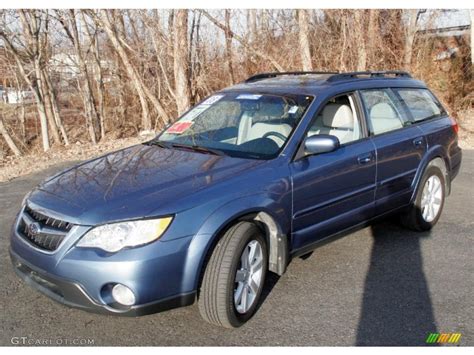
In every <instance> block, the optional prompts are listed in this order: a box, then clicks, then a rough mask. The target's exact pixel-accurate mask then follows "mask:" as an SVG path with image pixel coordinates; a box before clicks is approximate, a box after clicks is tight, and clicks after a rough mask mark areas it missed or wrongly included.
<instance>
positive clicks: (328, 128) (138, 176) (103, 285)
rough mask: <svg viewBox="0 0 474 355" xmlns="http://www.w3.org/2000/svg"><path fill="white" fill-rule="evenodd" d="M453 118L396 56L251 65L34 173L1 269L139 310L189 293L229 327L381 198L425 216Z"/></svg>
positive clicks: (415, 222) (448, 169)
mask: <svg viewBox="0 0 474 355" xmlns="http://www.w3.org/2000/svg"><path fill="white" fill-rule="evenodd" d="M457 129H458V126H457V124H456V122H455V121H454V120H453V119H452V118H450V117H449V115H448V114H447V112H446V111H445V110H444V109H443V107H442V106H441V104H440V103H439V101H438V100H437V99H436V97H435V96H434V95H433V94H432V93H431V92H430V90H429V89H427V87H426V85H425V84H424V83H422V82H420V81H418V80H415V79H413V78H412V77H411V76H410V75H409V74H408V73H405V72H400V71H390V72H389V71H386V72H354V73H320V72H288V73H264V74H258V75H255V76H253V77H250V78H249V79H247V80H246V81H245V82H243V83H241V84H238V85H235V86H233V87H230V88H227V89H224V90H222V91H219V92H217V93H216V94H214V95H212V96H210V97H209V98H207V99H206V100H204V101H202V102H201V103H199V104H198V105H197V106H195V107H193V108H192V109H190V110H189V111H188V112H186V113H185V114H184V115H183V116H182V117H181V118H180V119H179V120H177V121H176V122H175V123H173V124H171V125H169V126H168V127H166V128H165V130H164V131H163V132H162V133H161V134H160V135H158V136H157V137H156V138H155V139H153V140H151V141H149V142H147V143H144V144H139V145H135V146H132V147H129V148H126V149H123V150H119V151H117V152H114V153H111V154H107V155H104V156H102V157H99V158H96V159H92V160H89V161H87V162H84V163H81V164H79V165H77V166H75V167H73V168H70V169H68V170H66V171H63V172H61V173H59V174H57V175H55V176H53V177H51V178H48V179H47V180H46V181H44V182H42V183H41V184H40V185H38V186H37V187H36V188H35V189H34V190H33V191H32V192H30V193H29V194H28V195H27V196H26V197H25V199H24V201H23V203H22V207H21V210H20V212H19V214H18V217H17V219H16V221H15V223H14V225H13V228H12V233H11V249H10V254H11V259H12V262H13V265H14V269H15V271H16V272H17V274H18V275H19V276H20V277H21V278H23V279H24V280H25V281H26V282H27V283H28V284H30V285H32V286H33V287H35V288H36V289H38V290H40V291H41V292H43V293H45V294H46V295H48V296H50V297H52V298H53V299H55V300H57V301H59V302H61V303H63V304H66V305H69V306H72V307H77V308H81V309H84V310H88V311H94V312H100V313H106V314H117V315H127V316H138V315H143V314H149V313H153V312H158V311H161V310H165V309H170V308H174V307H179V306H186V305H190V304H192V303H193V302H195V301H196V300H197V302H198V304H199V309H200V312H201V314H202V316H203V318H204V319H205V320H207V321H208V322H210V323H213V324H216V325H220V326H224V327H229V328H230V327H238V326H240V325H242V324H243V323H245V321H247V320H248V319H249V318H250V317H251V316H252V315H253V313H254V312H255V310H256V308H257V306H258V304H259V298H260V295H261V293H262V288H263V285H264V281H265V276H266V275H267V273H268V272H273V273H276V274H279V275H281V274H283V273H284V272H285V269H286V267H287V265H288V263H289V261H290V260H291V259H292V258H293V257H295V256H299V255H304V254H306V253H309V252H310V251H311V250H312V249H314V248H316V247H317V246H318V245H321V244H322V243H325V242H326V241H328V240H330V239H331V238H334V237H336V236H340V235H344V234H345V233H347V232H348V231H349V230H351V229H354V228H357V227H361V226H364V225H366V224H367V223H369V222H371V221H372V220H374V219H375V218H377V217H381V216H384V215H387V214H393V213H396V214H398V215H399V216H400V220H401V222H402V223H403V224H404V225H405V226H407V227H409V228H411V229H414V230H417V231H424V230H428V229H430V228H432V227H433V226H434V225H435V224H436V222H437V221H438V219H439V218H440V215H441V212H442V209H443V204H444V200H445V197H446V196H447V195H448V194H449V192H450V189H451V183H452V181H453V179H454V178H455V176H456V175H457V173H458V171H459V168H460V164H461V149H460V148H459V147H458V139H457Z"/></svg>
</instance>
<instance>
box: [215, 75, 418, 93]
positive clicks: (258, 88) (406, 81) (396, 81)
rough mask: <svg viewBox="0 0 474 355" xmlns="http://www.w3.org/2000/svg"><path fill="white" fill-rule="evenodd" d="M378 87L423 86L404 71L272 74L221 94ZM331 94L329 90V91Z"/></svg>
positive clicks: (256, 78)
mask: <svg viewBox="0 0 474 355" xmlns="http://www.w3.org/2000/svg"><path fill="white" fill-rule="evenodd" d="M381 87H418V88H426V85H425V84H424V83H423V82H422V81H419V80H416V79H413V78H412V76H411V75H410V74H409V73H407V72H403V71H365V72H347V73H338V72H282V73H281V72H275V73H261V74H256V75H253V76H251V77H249V78H248V79H247V80H245V81H244V82H242V83H239V84H237V85H234V86H231V87H229V88H226V89H224V90H223V91H251V92H275V93H280V94H283V93H288V94H313V95H317V94H318V93H319V92H321V91H323V90H328V89H336V90H337V89H339V90H340V91H345V90H357V89H368V88H381ZM331 91H332V90H331Z"/></svg>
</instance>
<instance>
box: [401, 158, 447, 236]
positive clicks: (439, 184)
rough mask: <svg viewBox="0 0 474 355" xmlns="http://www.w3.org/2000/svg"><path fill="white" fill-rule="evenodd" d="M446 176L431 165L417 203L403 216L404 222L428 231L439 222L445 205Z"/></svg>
mask: <svg viewBox="0 0 474 355" xmlns="http://www.w3.org/2000/svg"><path fill="white" fill-rule="evenodd" d="M445 186H446V183H445V178H444V175H443V172H442V171H441V170H440V169H439V168H437V167H435V166H431V167H429V168H428V169H427V170H426V172H425V174H424V175H423V178H422V179H421V182H420V186H419V188H418V191H417V194H416V199H415V203H414V204H413V205H412V206H411V207H410V210H409V211H408V212H407V213H406V214H404V215H402V216H401V218H402V223H403V224H404V225H405V226H406V227H408V228H410V229H413V230H416V231H427V230H430V229H431V228H433V226H434V225H435V224H436V223H437V222H438V220H439V217H440V216H441V212H442V210H443V206H444V199H445V190H446V189H445Z"/></svg>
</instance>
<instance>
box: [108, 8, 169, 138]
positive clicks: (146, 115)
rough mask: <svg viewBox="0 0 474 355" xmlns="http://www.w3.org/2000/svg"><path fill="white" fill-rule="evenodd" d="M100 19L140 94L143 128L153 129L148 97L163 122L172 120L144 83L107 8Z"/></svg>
mask: <svg viewBox="0 0 474 355" xmlns="http://www.w3.org/2000/svg"><path fill="white" fill-rule="evenodd" d="M99 18H100V20H101V23H102V25H103V28H104V30H105V32H106V33H107V36H108V37H109V39H110V42H111V43H112V45H113V47H114V49H115V51H116V52H117V53H118V55H119V57H120V59H121V60H122V63H123V66H124V67H125V70H126V71H127V75H128V77H129V79H130V80H131V81H132V84H133V86H134V88H135V90H136V92H137V94H138V98H139V100H140V105H141V107H142V129H144V130H146V131H148V130H151V129H152V122H151V119H150V110H149V108H148V104H147V101H146V99H147V98H148V100H150V102H151V103H152V104H153V106H154V107H155V109H156V111H157V113H158V115H159V117H160V120H161V121H162V123H168V122H169V121H170V117H169V116H168V114H167V112H166V111H165V109H164V107H163V105H162V104H161V102H160V101H159V100H158V99H157V98H156V97H155V96H154V95H153V93H152V92H151V91H150V90H149V89H148V88H147V87H146V86H145V85H144V84H143V82H142V80H141V78H140V76H139V74H138V71H137V69H136V68H135V66H133V65H132V62H131V60H130V58H129V56H128V54H127V52H126V51H125V48H124V47H123V45H122V42H123V43H125V39H124V38H123V37H118V36H119V34H118V33H117V31H116V30H115V29H114V27H113V26H112V24H111V22H110V20H109V18H108V14H107V11H106V10H100V17H99Z"/></svg>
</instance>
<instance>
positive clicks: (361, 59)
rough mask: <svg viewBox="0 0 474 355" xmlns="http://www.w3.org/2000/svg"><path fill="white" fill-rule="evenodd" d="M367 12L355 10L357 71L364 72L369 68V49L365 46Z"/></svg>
mask: <svg viewBox="0 0 474 355" xmlns="http://www.w3.org/2000/svg"><path fill="white" fill-rule="evenodd" d="M364 12H365V10H354V42H355V43H357V67H356V70H358V71H364V70H366V67H367V48H366V44H365V30H364V27H365V26H364V24H365V18H364Z"/></svg>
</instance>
